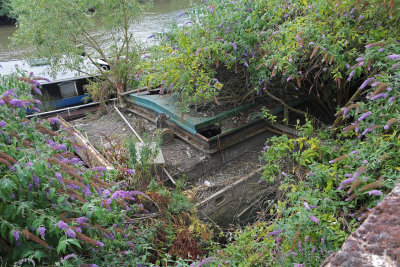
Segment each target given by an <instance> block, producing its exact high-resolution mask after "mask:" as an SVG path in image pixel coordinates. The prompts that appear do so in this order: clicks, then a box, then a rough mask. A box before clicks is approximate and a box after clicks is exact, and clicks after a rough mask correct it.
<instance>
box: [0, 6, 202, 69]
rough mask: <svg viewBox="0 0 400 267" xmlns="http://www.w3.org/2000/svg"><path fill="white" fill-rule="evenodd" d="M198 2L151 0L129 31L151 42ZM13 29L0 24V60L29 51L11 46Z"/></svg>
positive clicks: (21, 56) (19, 55)
mask: <svg viewBox="0 0 400 267" xmlns="http://www.w3.org/2000/svg"><path fill="white" fill-rule="evenodd" d="M199 2H200V0H153V6H152V7H151V8H150V9H149V10H148V11H147V12H146V13H145V15H144V18H143V19H142V20H141V21H140V22H137V23H135V24H134V25H133V26H132V28H131V31H132V32H133V34H134V36H135V37H136V38H137V40H139V41H142V42H144V43H147V44H151V42H153V41H152V39H148V37H149V36H151V35H152V34H153V33H155V32H162V31H167V30H168V25H170V24H171V23H174V22H175V23H177V24H178V25H179V24H184V23H185V22H186V21H188V17H187V16H179V15H180V14H182V12H183V11H184V10H187V9H189V8H191V7H192V6H193V3H199ZM15 31H16V27H15V26H0V62H1V61H10V60H17V59H24V58H26V55H27V53H28V52H29V47H22V48H18V49H16V48H14V47H12V45H11V40H10V37H11V36H12V34H13V33H14V32H15ZM95 35H96V36H99V37H98V38H100V40H101V39H102V38H104V37H102V36H101V34H98V33H96V34H95ZM105 41H106V40H105Z"/></svg>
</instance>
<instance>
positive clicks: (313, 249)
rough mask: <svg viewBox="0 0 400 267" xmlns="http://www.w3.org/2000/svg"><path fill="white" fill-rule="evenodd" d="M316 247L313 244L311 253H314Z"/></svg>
mask: <svg viewBox="0 0 400 267" xmlns="http://www.w3.org/2000/svg"><path fill="white" fill-rule="evenodd" d="M315 249H316V247H315V246H313V248H312V250H311V254H314V252H315Z"/></svg>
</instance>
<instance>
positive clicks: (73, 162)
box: [70, 158, 80, 164]
mask: <svg viewBox="0 0 400 267" xmlns="http://www.w3.org/2000/svg"><path fill="white" fill-rule="evenodd" d="M79 161H80V160H79V159H78V158H72V159H71V161H70V162H71V163H72V164H76V163H79Z"/></svg>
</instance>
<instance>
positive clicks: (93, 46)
mask: <svg viewBox="0 0 400 267" xmlns="http://www.w3.org/2000/svg"><path fill="white" fill-rule="evenodd" d="M147 3H149V1H147V0H140V1H139V0H119V1H114V0H107V1H104V0H90V1H87V0H79V1H73V2H71V1H51V0H46V1H43V0H30V1H23V0H13V1H12V7H13V9H14V11H15V13H16V14H17V18H18V31H17V32H16V34H15V36H14V41H15V42H16V43H17V44H24V45H29V46H33V47H35V48H36V49H34V50H32V52H34V55H33V56H35V57H38V58H46V59H48V60H49V61H50V64H51V65H52V71H54V72H55V71H57V70H59V69H65V68H67V69H73V70H79V71H81V72H82V73H87V74H91V75H98V74H101V78H99V81H101V83H92V84H91V86H90V87H89V91H90V93H92V96H93V97H95V98H96V100H103V99H104V98H107V97H108V96H109V95H110V93H111V92H114V93H116V92H119V93H121V92H123V91H125V90H126V89H127V88H128V86H130V84H131V83H132V78H133V76H134V75H135V74H136V68H135V65H136V64H137V61H138V59H139V46H138V44H137V43H136V42H135V39H134V38H133V36H132V33H131V32H130V30H129V29H130V27H131V25H132V22H133V20H135V19H138V18H139V16H140V15H141V13H142V11H143V10H144V8H145V7H146V6H147ZM99 30H101V32H102V34H103V35H104V37H106V38H104V40H107V41H106V43H104V42H103V41H99V40H98V39H95V38H94V37H93V34H94V33H97V32H99ZM83 52H84V53H85V57H82V53H83ZM98 58H101V59H103V60H104V61H105V62H107V63H108V65H109V66H110V67H111V70H105V69H103V68H102V67H101V66H100V65H99V64H97V59H98ZM88 63H91V64H88Z"/></svg>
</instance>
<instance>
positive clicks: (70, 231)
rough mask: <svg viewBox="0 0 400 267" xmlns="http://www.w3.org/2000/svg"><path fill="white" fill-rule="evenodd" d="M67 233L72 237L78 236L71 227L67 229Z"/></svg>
mask: <svg viewBox="0 0 400 267" xmlns="http://www.w3.org/2000/svg"><path fill="white" fill-rule="evenodd" d="M65 234H66V235H67V236H69V237H72V238H75V237H76V233H75V232H74V230H72V229H71V228H68V229H67V230H66V231H65Z"/></svg>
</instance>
